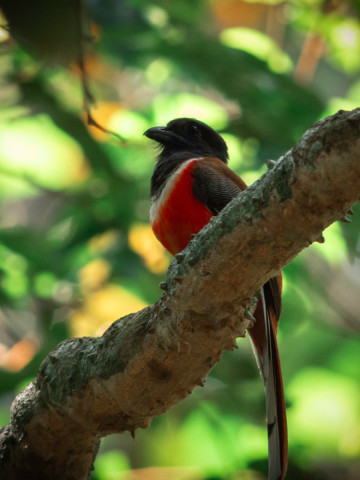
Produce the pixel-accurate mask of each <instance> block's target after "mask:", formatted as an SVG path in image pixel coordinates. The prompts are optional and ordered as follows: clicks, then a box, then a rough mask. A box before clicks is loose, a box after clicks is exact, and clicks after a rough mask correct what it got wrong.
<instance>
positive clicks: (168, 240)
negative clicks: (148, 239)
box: [150, 158, 212, 255]
mask: <svg viewBox="0 0 360 480" xmlns="http://www.w3.org/2000/svg"><path fill="white" fill-rule="evenodd" d="M201 161H204V159H203V158H193V159H190V160H187V161H185V162H183V163H181V164H180V165H179V167H178V168H177V169H176V170H175V172H173V173H172V174H171V176H170V177H169V179H168V180H167V182H166V185H165V187H164V189H163V190H162V192H161V195H160V196H159V198H157V199H156V200H154V201H153V203H152V206H151V210H150V221H151V225H152V228H153V231H154V233H155V235H156V237H157V238H158V240H159V241H160V242H161V243H162V244H163V245H164V247H165V248H166V249H167V250H168V251H169V252H170V253H171V254H172V255H175V254H176V253H178V252H180V251H182V250H183V249H184V248H185V247H186V246H187V244H188V243H189V241H190V239H191V235H192V234H196V233H198V232H199V231H200V230H201V229H202V228H203V227H204V226H205V225H206V224H207V223H208V222H209V220H210V218H211V217H212V213H211V212H210V210H209V209H208V208H207V207H206V206H205V205H204V204H203V203H201V202H200V200H198V199H197V198H196V197H195V196H194V194H193V184H194V167H195V164H196V162H201Z"/></svg>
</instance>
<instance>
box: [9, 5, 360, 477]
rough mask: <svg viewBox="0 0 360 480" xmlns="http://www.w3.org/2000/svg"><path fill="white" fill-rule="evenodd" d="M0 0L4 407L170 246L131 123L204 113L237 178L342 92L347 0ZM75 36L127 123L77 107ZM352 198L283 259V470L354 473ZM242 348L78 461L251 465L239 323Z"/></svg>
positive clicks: (245, 469)
mask: <svg viewBox="0 0 360 480" xmlns="http://www.w3.org/2000/svg"><path fill="white" fill-rule="evenodd" d="M0 7H1V9H2V19H1V21H0V23H1V24H2V25H4V28H1V29H0V42H1V43H0V82H1V88H0V124H1V129H0V198H1V205H0V208H1V217H0V282H1V285H0V299H1V304H0V418H1V423H2V424H5V423H7V422H8V421H9V408H10V405H11V402H12V400H13V398H14V396H15V395H16V394H17V393H18V392H19V390H21V389H22V388H23V387H24V386H25V385H26V384H27V383H28V382H29V381H30V380H31V379H33V378H34V376H35V375H36V372H37V370H38V367H39V365H40V363H41V361H42V360H43V358H44V357H45V355H46V354H47V353H48V352H49V351H50V350H51V349H52V348H54V347H55V345H56V344H57V343H58V342H60V341H61V340H63V339H65V338H67V337H69V336H83V335H101V333H102V332H103V331H104V330H105V329H106V328H107V326H108V325H109V324H110V322H112V321H114V320H115V319H116V318H119V317H120V316H122V315H125V314H126V313H129V312H133V311H136V310H138V309H140V308H142V307H143V306H145V305H147V304H149V303H153V302H155V301H156V300H157V299H158V298H159V296H160V294H161V291H160V289H159V287H158V285H159V282H160V281H161V280H163V279H164V275H165V272H166V269H167V266H168V264H169V261H170V258H169V255H167V253H166V252H165V251H164V250H163V248H162V247H161V246H160V244H159V243H158V242H157V241H156V240H155V238H154V237H153V235H152V233H151V230H150V227H149V222H148V211H149V179H150V176H151V173H152V169H153V167H154V155H155V153H156V152H155V151H154V147H153V145H151V142H149V141H148V140H146V139H145V138H144V137H143V136H142V133H143V132H144V131H145V130H146V129H147V128H149V127H150V126H153V125H161V124H164V123H166V122H167V121H169V120H171V119H173V118H176V117H180V116H191V117H196V118H199V119H201V120H203V121H206V122H208V123H209V124H211V125H212V126H213V127H214V128H216V129H218V130H219V131H221V132H222V133H223V135H224V138H225V139H226V141H227V142H228V145H229V148H230V157H231V162H230V166H231V167H232V168H233V169H235V170H236V171H237V173H239V174H240V175H242V176H243V178H244V179H245V180H246V181H247V182H248V183H252V182H253V181H254V180H255V179H257V178H258V177H259V176H260V175H261V174H263V173H264V172H265V170H266V167H265V161H266V160H267V159H270V158H272V159H276V158H278V157H279V156H280V155H281V154H282V153H283V152H284V151H286V150H287V149H288V148H290V147H291V146H292V145H293V144H294V143H295V142H296V141H297V140H298V139H299V137H300V136H301V135H302V133H303V132H304V131H305V130H306V129H307V128H308V127H310V126H311V125H312V124H313V123H314V122H316V121H317V120H318V119H320V118H322V117H324V116H327V115H329V114H332V113H335V112H336V111H337V110H338V109H340V108H342V109H352V108H355V107H357V106H358V105H359V103H360V75H359V72H360V20H359V15H360V5H359V3H358V1H357V0H353V1H351V0H328V1H324V0H291V1H281V0H262V1H253V0H247V1H245V0H244V1H242V0H191V1H190V0H183V1H181V2H180V1H175V0H173V1H165V0H142V1H140V0H106V1H105V0H87V1H86V8H87V9H88V12H89V18H90V19H91V20H88V16H87V14H86V12H85V9H84V6H82V5H81V3H80V1H79V0H74V1H73V2H68V1H67V0H57V2H44V1H43V0H35V1H33V2H26V1H24V0H0ZM8 24H10V27H11V29H12V32H11V33H12V35H11V36H10V35H9V31H8V29H7V27H6V25H8ZM80 30H81V32H82V34H81V35H79V31H80ZM79 38H82V41H81V42H80V41H79ZM92 38H93V42H91V39H92ZM91 43H93V44H91ZM85 54H86V71H87V83H88V84H89V85H90V89H91V91H92V93H93V95H94V97H95V99H96V105H95V106H94V107H93V109H92V114H93V116H94V118H95V119H96V121H97V122H99V123H100V124H101V125H103V126H104V127H105V128H107V129H111V130H113V131H115V132H117V133H118V134H120V135H121V137H122V138H123V139H124V140H125V142H120V141H119V140H118V139H117V138H116V137H113V136H111V135H106V134H105V133H103V132H101V131H100V130H99V129H96V128H95V127H89V126H86V122H85V121H84V109H83V86H82V82H81V77H80V69H79V67H78V66H77V65H76V59H77V58H78V57H79V55H85ZM85 86H86V85H85ZM349 175H351V172H349ZM354 210H355V214H354V216H353V222H352V223H351V224H341V225H340V224H334V225H332V226H331V227H330V228H329V229H328V230H326V232H325V239H326V242H325V244H323V245H319V244H315V245H313V246H311V248H309V249H308V250H306V251H304V252H303V253H302V254H301V255H299V256H298V257H297V258H296V259H295V260H294V261H293V262H292V263H291V265H289V266H287V267H286V268H285V270H284V297H283V301H284V309H283V314H282V321H281V322H280V323H281V324H280V332H279V343H280V351H281V357H282V363H283V373H284V381H285V389H286V397H287V401H288V420H289V454H290V460H289V474H288V478H289V479H319V480H323V479H334V480H335V479H342V480H343V479H355V478H359V471H360V461H359V457H360V386H359V379H360V354H359V345H360V342H359V330H360V302H359V292H360V260H359V254H360V208H359V205H357V206H355V208H354ZM239 347H240V348H239V350H238V351H236V352H233V353H225V354H224V356H223V359H222V361H221V362H220V363H219V364H218V365H217V366H216V367H215V368H214V370H213V372H212V373H211V375H210V377H209V378H208V380H207V382H206V385H205V387H204V388H202V389H200V388H198V389H196V390H195V392H194V393H193V394H192V395H191V396H190V397H189V398H188V399H186V400H185V401H184V402H182V403H181V404H180V405H178V406H176V407H175V408H173V409H172V410H171V411H170V412H168V413H167V414H166V415H164V416H162V417H161V418H157V419H155V420H154V421H153V423H152V425H151V427H150V428H149V429H148V430H146V431H138V432H137V433H136V438H135V440H133V439H132V438H131V437H130V435H129V434H127V433H126V434H123V435H114V436H111V437H108V438H107V439H105V440H104V441H103V442H102V446H101V450H100V453H99V455H98V457H97V460H96V463H95V470H94V472H93V473H92V478H93V479H94V480H95V479H96V480H115V479H131V480H132V479H137V480H138V479H147V480H150V479H156V480H162V479H169V480H178V479H179V480H180V479H181V480H190V479H191V480H200V479H208V480H210V479H213V480H215V479H240V478H241V479H249V480H250V479H264V478H266V471H267V459H266V458H267V439H266V430H265V422H264V416H265V414H264V410H265V405H264V404H265V399H264V393H263V387H262V382H261V380H260V378H259V374H258V372H257V368H256V365H255V362H254V360H253V358H252V353H251V348H250V346H249V343H248V341H247V340H243V339H241V340H239Z"/></svg>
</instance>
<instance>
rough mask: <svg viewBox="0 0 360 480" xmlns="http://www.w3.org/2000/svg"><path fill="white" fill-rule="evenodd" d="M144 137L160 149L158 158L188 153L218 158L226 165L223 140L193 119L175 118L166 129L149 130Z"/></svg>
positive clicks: (225, 150)
mask: <svg viewBox="0 0 360 480" xmlns="http://www.w3.org/2000/svg"><path fill="white" fill-rule="evenodd" d="M144 135H146V136H147V137H148V138H151V139H152V140H156V141H157V142H158V143H159V144H160V145H161V147H162V152H161V154H160V156H162V155H164V154H165V155H166V156H170V155H172V154H174V153H178V154H182V153H184V152H186V153H189V154H190V155H189V157H188V158H191V156H194V155H196V156H207V157H209V156H212V157H218V158H220V160H222V161H223V162H225V163H227V160H228V150H227V146H226V143H225V142H224V140H223V138H222V137H221V136H220V135H219V134H218V133H217V132H215V130H213V129H212V128H211V127H209V126H208V125H206V124H205V123H203V122H200V121H199V120H195V119H193V118H177V119H175V120H172V121H171V122H169V123H168V124H167V125H166V127H153V128H149V130H147V131H146V132H145V133H144Z"/></svg>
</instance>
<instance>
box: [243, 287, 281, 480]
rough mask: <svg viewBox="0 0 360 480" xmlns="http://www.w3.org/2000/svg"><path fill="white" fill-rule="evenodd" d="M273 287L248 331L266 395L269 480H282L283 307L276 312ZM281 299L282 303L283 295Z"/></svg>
mask: <svg viewBox="0 0 360 480" xmlns="http://www.w3.org/2000/svg"><path fill="white" fill-rule="evenodd" d="M271 280H272V282H273V281H274V280H275V281H276V279H271ZM273 287H274V283H271V282H268V283H267V284H265V285H264V287H263V288H262V289H261V300H259V302H258V306H257V308H256V310H255V314H254V316H255V318H256V322H255V325H254V327H253V328H251V329H249V335H250V338H251V340H252V346H253V351H254V355H255V358H256V362H257V364H258V367H259V370H260V373H261V376H262V378H263V381H264V386H265V393H266V416H267V425H268V448H269V474H268V480H283V479H284V478H285V474H286V470H287V453H288V443H287V424H286V409H285V398H284V388H283V381H282V374H281V365H280V358H279V351H278V346H277V341H276V332H277V324H278V318H279V316H280V309H281V303H280V304H279V308H276V305H275V304H274V298H273V294H274V289H273ZM279 294H280V293H279ZM279 298H280V302H281V294H280V297H279ZM275 303H276V302H275ZM276 310H277V311H276Z"/></svg>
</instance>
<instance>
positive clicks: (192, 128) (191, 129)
mask: <svg viewBox="0 0 360 480" xmlns="http://www.w3.org/2000/svg"><path fill="white" fill-rule="evenodd" d="M187 133H188V134H189V135H190V136H191V137H199V136H200V129H199V127H198V126H197V125H195V124H191V125H189V126H188V128H187Z"/></svg>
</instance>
